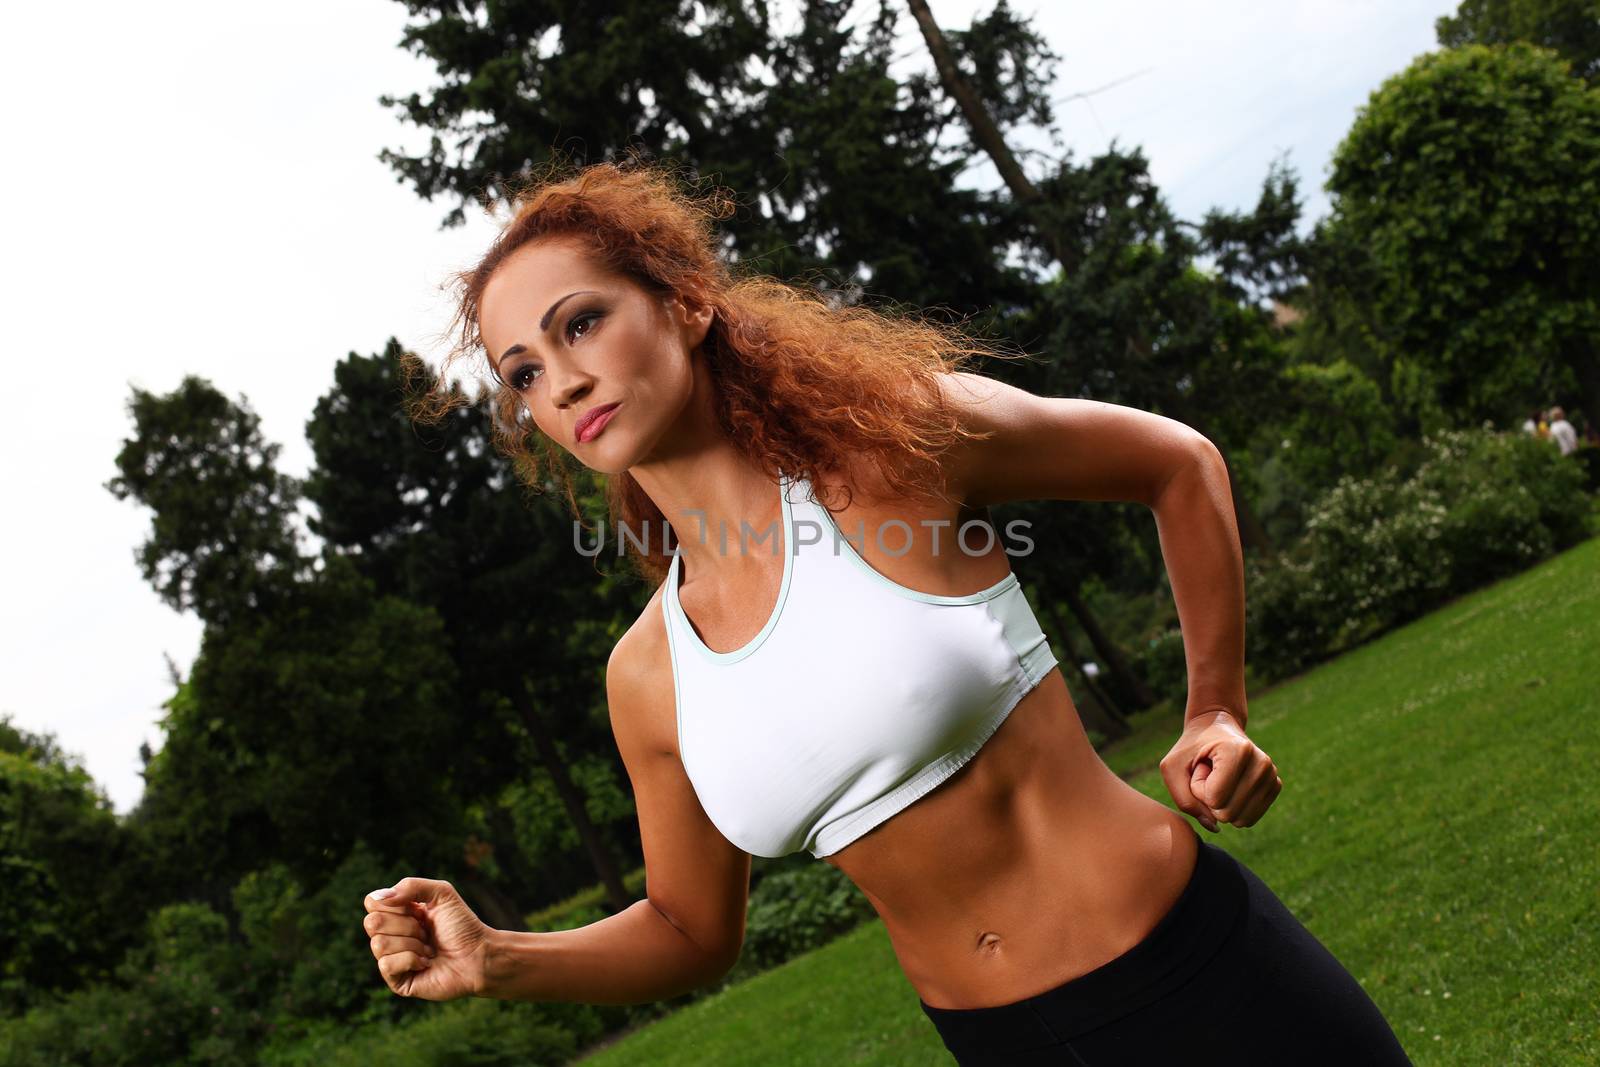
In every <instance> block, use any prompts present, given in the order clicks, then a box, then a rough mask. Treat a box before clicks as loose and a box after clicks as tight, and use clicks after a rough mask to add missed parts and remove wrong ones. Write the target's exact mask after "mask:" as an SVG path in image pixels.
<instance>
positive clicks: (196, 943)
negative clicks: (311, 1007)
mask: <svg viewBox="0 0 1600 1067" xmlns="http://www.w3.org/2000/svg"><path fill="white" fill-rule="evenodd" d="M252 982H253V976H252V975H251V974H250V969H249V960H248V958H247V954H246V952H245V950H244V949H243V948H241V947H240V946H238V945H236V944H234V943H233V942H231V941H230V940H229V939H228V937H227V921H226V920H225V919H224V918H223V917H222V916H220V915H218V914H217V913H216V912H214V911H213V910H212V909H211V908H209V907H208V906H206V905H204V904H195V903H180V904H170V905H167V906H166V907H163V908H161V909H160V910H158V911H156V912H155V913H154V914H152V915H151V916H150V919H149V924H148V929H147V932H146V937H145V939H144V941H143V942H142V943H141V944H140V945H139V946H138V947H137V948H136V949H134V950H132V951H130V952H129V953H128V955H127V957H126V958H125V959H124V960H123V961H122V963H121V964H119V965H118V967H117V969H116V975H115V982H113V983H105V984H98V985H94V986H90V987H88V988H86V989H83V990H81V991H78V992H76V993H74V994H72V995H71V996H69V997H66V998H63V999H61V1000H59V1001H57V1002H52V1003H47V1004H43V1005H40V1006H38V1007H36V1008H34V1009H33V1010H32V1011H30V1012H29V1013H28V1014H27V1015H25V1016H23V1017H22V1018H21V1019H18V1020H16V1021H15V1022H12V1023H9V1024H7V1025H6V1028H5V1030H4V1032H3V1037H0V1042H3V1043H0V1064H3V1065H4V1067H44V1065H46V1064H49V1065H55V1064H60V1063H92V1064H95V1065H96V1067H101V1065H104V1067H145V1065H146V1064H151V1063H163V1064H174V1065H187V1064H215V1065H229V1067H233V1065H238V1067H244V1065H247V1064H252V1063H254V1062H255V1058H254V1050H255V1047H256V1044H257V1043H258V1042H259V1041H260V1040H261V1039H262V1037H264V1036H265V1034H266V1033H267V1031H268V1029H269V1026H268V1024H267V1022H266V1021H265V1019H264V1017H263V1014H262V1012H261V1010H260V1006H259V1005H256V1006H253V1007H248V1008H247V1007H245V1005H246V1004H248V1003H249V1001H248V999H246V998H244V997H242V996H240V991H241V989H242V988H244V987H247V986H248V985H249V984H251V983H252Z"/></svg>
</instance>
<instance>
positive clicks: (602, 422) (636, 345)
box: [478, 238, 712, 474]
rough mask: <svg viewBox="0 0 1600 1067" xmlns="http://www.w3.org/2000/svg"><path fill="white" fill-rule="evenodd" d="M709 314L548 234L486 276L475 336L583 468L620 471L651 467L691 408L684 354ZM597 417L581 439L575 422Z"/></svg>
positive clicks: (699, 337)
mask: <svg viewBox="0 0 1600 1067" xmlns="http://www.w3.org/2000/svg"><path fill="white" fill-rule="evenodd" d="M711 315H712V312H711V309H710V308H707V307H701V306H698V305H696V306H695V307H694V308H692V309H691V308H690V307H688V306H686V305H685V303H684V302H683V301H682V300H679V299H674V300H672V301H670V302H668V301H663V300H660V299H658V298H657V297H655V296H653V295H651V294H650V293H648V292H646V291H645V290H644V289H643V288H641V287H640V286H639V285H637V284H636V283H634V282H633V281H632V280H631V279H629V278H625V277H622V276H621V275H618V274H614V273H612V272H611V271H609V270H607V269H605V268H604V267H601V266H599V265H598V264H596V263H594V262H592V261H591V260H590V258H589V257H588V255H586V254H585V251H584V247H583V245H582V244H581V243H580V242H578V241H577V240H575V239H572V238H547V239H544V240H540V241H535V242H533V243H531V244H527V245H524V246H523V247H521V248H519V249H517V251H515V252H513V253H512V254H511V255H510V256H508V257H507V258H506V260H505V262H504V263H502V264H500V266H499V267H497V268H496V269H495V272H494V274H493V275H491V276H490V278H489V282H488V284H487V285H486V286H485V287H484V290H483V296H482V298H481V300H480V301H479V303H478V332H479V334H480V335H481V336H482V338H483V343H484V347H485V348H486V349H487V351H488V356H489V361H490V362H491V363H492V364H494V365H495V366H496V367H497V368H498V369H499V373H500V378H501V380H502V381H503V382H505V383H506V384H507V385H508V386H510V387H511V388H512V389H514V390H516V392H517V395H518V396H519V397H521V398H522V403H523V405H524V406H525V407H526V408H527V409H528V412H529V414H530V415H531V416H532V417H533V421H534V423H535V424H536V425H537V426H538V427H539V429H540V430H542V431H543V432H544V433H545V434H546V435H548V436H549V437H551V438H552V439H554V440H555V441H556V442H557V443H558V444H560V445H561V447H562V448H565V449H566V450H567V451H568V452H571V453H572V454H573V455H574V456H575V457H576V458H577V459H578V460H579V462H581V463H583V464H584V465H585V466H586V467H588V468H590V469H591V470H595V471H599V472H601V473H605V474H617V473H620V472H622V471H625V470H627V469H628V468H629V467H632V466H635V465H636V464H638V463H640V462H642V461H644V460H646V459H648V458H649V457H650V456H651V454H652V452H653V451H654V449H655V446H656V444H657V442H658V441H659V440H660V439H661V437H662V436H663V435H664V434H665V433H666V431H667V430H668V428H670V427H671V426H672V425H673V423H674V422H675V421H676V420H677V419H678V417H679V416H680V414H681V413H682V411H683V409H684V408H685V406H686V405H687V404H688V402H689V399H690V396H691V393H692V391H693V386H694V378H693V374H692V373H691V369H690V365H689V353H690V352H691V351H692V350H693V349H694V348H695V346H697V345H699V344H700V342H701V341H703V340H704V339H705V335H706V331H707V330H708V329H709V328H710V324H711ZM602 411H603V412H606V413H605V414H603V415H601V416H600V418H598V419H596V420H595V421H594V422H593V423H591V424H590V425H589V426H588V427H587V428H586V429H585V430H584V432H583V437H582V438H581V439H580V438H579V436H578V429H579V423H580V420H583V419H584V418H585V416H587V415H588V414H589V413H591V412H602ZM597 430H598V433H597V432H596V431H597Z"/></svg>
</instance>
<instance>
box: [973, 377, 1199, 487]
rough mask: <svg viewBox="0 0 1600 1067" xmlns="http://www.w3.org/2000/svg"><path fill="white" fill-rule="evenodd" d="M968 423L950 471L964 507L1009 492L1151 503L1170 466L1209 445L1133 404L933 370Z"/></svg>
mask: <svg viewBox="0 0 1600 1067" xmlns="http://www.w3.org/2000/svg"><path fill="white" fill-rule="evenodd" d="M941 384H943V386H944V392H945V397H946V398H947V399H948V400H949V401H950V402H951V403H953V404H954V405H955V407H956V408H957V410H958V412H959V414H960V417H961V420H962V423H963V425H965V426H966V427H967V428H968V429H971V430H977V431H982V432H985V433H987V434H989V436H988V438H987V439H985V440H972V441H965V442H963V443H962V445H961V446H960V451H959V455H958V458H957V459H956V462H955V467H956V471H955V476H954V480H955V482H956V484H957V485H958V486H959V487H960V489H961V491H962V493H963V494H964V496H963V500H964V501H965V503H966V505H967V506H968V507H971V508H981V507H987V506H989V505H993V504H1004V503H1007V502H1009V501H1013V500H1125V501H1131V502H1135V503H1142V504H1152V505H1153V504H1154V503H1155V501H1156V499H1157V497H1159V496H1160V494H1161V490H1162V488H1163V487H1164V486H1165V485H1166V483H1167V481H1168V480H1169V479H1170V478H1171V477H1172V476H1173V474H1175V473H1176V472H1177V471H1179V470H1181V469H1183V467H1184V466H1185V465H1187V464H1190V463H1193V462H1194V461H1195V460H1196V458H1197V457H1201V458H1205V459H1206V460H1208V461H1210V460H1212V459H1214V458H1216V449H1215V448H1214V447H1213V446H1212V445H1211V442H1209V441H1207V440H1206V438H1205V437H1203V436H1202V435H1201V434H1200V433H1198V432H1197V431H1196V430H1194V429H1193V428H1192V427H1190V426H1187V425H1185V424H1184V423H1181V422H1178V421H1176V420H1174V419H1169V418H1166V417H1165V416H1162V415H1156V414H1153V413H1151V412H1148V411H1141V410H1139V409H1138V408H1130V407H1122V406H1121V405H1118V404H1106V403H1101V402H1100V401H1097V400H1079V399H1072V398H1067V397H1041V396H1035V395H1034V394H1032V393H1030V392H1027V391H1026V390H1024V389H1018V388H1016V387H1015V386H1012V385H1007V384H1006V383H1004V382H1000V381H997V380H995V379H993V378H985V377H982V376H980V375H976V374H968V373H958V374H950V375H945V376H943V378H942V379H941Z"/></svg>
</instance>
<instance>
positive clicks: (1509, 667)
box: [583, 539, 1600, 1067]
mask: <svg viewBox="0 0 1600 1067" xmlns="http://www.w3.org/2000/svg"><path fill="white" fill-rule="evenodd" d="M1597 664H1600V539H1594V540H1590V541H1587V542H1585V543H1584V544H1582V545H1579V546H1578V547H1577V548H1574V549H1572V550H1570V551H1568V552H1566V553H1563V554H1562V555H1560V556H1558V557H1556V558H1554V559H1552V560H1549V561H1546V562H1545V563H1543V564H1541V565H1540V566H1538V567H1537V568H1535V569H1533V570H1531V571H1528V572H1526V573H1524V574H1521V575H1518V576H1516V577H1514V578H1511V579H1508V580H1506V581H1503V582H1500V583H1498V584H1496V585H1494V586H1491V587H1489V588H1487V589H1483V590H1480V591H1478V592H1476V593H1474V594H1471V595H1469V596H1467V597H1464V598H1462V599H1460V600H1458V601H1455V602H1454V603H1452V604H1450V605H1447V606H1446V607H1444V608H1442V609H1440V610H1439V611H1437V612H1435V613H1433V614H1432V615H1429V616H1427V617H1426V618H1423V619H1420V620H1418V621H1417V622H1415V623H1413V624H1411V625H1409V626H1406V627H1403V628H1401V629H1399V630H1396V631H1394V632H1393V633H1390V634H1388V635H1386V636H1385V637H1383V638H1380V639H1379V640H1377V641H1374V642H1372V643H1370V644H1368V645H1365V646H1363V647H1361V648H1358V649H1356V650H1354V651H1352V652H1349V653H1347V654H1346V655H1344V656H1341V657H1340V658H1339V659H1337V660H1334V661H1332V662H1330V663H1326V664H1323V665H1322V666H1320V667H1318V668H1316V669H1314V670H1312V671H1310V672H1308V673H1307V674H1305V675H1303V676H1302V677H1300V678H1297V679H1295V680H1293V681H1292V682H1289V683H1286V684H1284V685H1281V686H1279V687H1277V688H1276V689H1274V690H1272V691H1271V692H1270V693H1267V694H1266V695H1264V696H1262V697H1261V698H1260V699H1259V700H1255V701H1252V703H1251V708H1250V722H1249V729H1250V734H1251V736H1252V737H1253V738H1254V739H1255V740H1256V741H1257V742H1258V743H1259V744H1260V745H1261V746H1262V748H1264V749H1265V750H1266V751H1267V752H1268V753H1269V754H1271V756H1272V757H1273V759H1274V760H1275V761H1276V762H1277V764H1278V766H1279V768H1280V773H1281V774H1282V776H1283V779H1284V792H1283V794H1282V796H1280V797H1279V799H1278V801H1277V803H1276V804H1275V805H1274V806H1273V809H1272V811H1271V812H1269V813H1268V815H1267V816H1266V818H1264V819H1263V820H1262V821H1261V822H1260V823H1259V824H1258V825H1257V826H1255V827H1253V828H1251V829H1249V830H1237V829H1234V828H1232V827H1224V828H1223V830H1222V832H1221V833H1219V834H1217V835H1215V836H1210V835H1208V840H1212V841H1215V842H1217V843H1218V844H1220V845H1222V846H1223V847H1224V848H1227V849H1228V850H1229V851H1230V852H1232V853H1233V854H1234V855H1236V856H1238V857H1239V858H1240V859H1241V860H1243V861H1244V862H1245V863H1247V864H1248V865H1249V866H1250V867H1251V868H1252V869H1254V870H1255V871H1256V873H1257V874H1259V875H1260V876H1261V877H1262V878H1263V879H1264V880H1265V881H1266V882H1267V884H1268V885H1270V886H1271V887H1272V888H1273V889H1274V890H1275V891H1276V892H1277V893H1278V895H1279V896H1280V897H1281V898H1282V899H1283V900H1284V902H1285V903H1286V904H1287V905H1288V906H1289V908H1290V909H1291V910H1292V911H1293V912H1294V913H1295V915H1296V916H1297V917H1298V918H1299V919H1300V920H1301V921H1302V922H1303V923H1305V925H1306V926H1307V927H1308V928H1310V930H1311V931H1312V932H1313V933H1315V934H1316V935H1317V937H1319V938H1320V939H1321V940H1322V941H1323V943H1324V944H1326V945H1327V946H1328V947H1329V948H1330V949H1332V950H1333V953H1334V954H1335V955H1336V956H1338V957H1339V959H1340V960H1341V961H1343V963H1344V964H1345V966H1346V967H1348V968H1349V969H1350V971H1351V972H1352V973H1353V974H1355V975H1356V976H1357V978H1359V979H1360V981H1361V982H1362V984H1363V986H1364V987H1365V988H1366V989H1367V991H1368V992H1369V993H1370V994H1371V996H1372V998H1373V999H1374V1000H1375V1001H1376V1002H1377V1004H1378V1006H1379V1007H1380V1008H1382V1009H1383V1012H1384V1014H1385V1016H1387V1017H1388V1019H1389V1021H1390V1023H1391V1025H1393V1026H1394V1028H1395V1031H1396V1033H1397V1034H1399V1036H1400V1040H1401V1042H1402V1043H1403V1044H1404V1045H1405V1047H1406V1050H1407V1052H1408V1053H1410V1055H1411V1057H1412V1059H1413V1060H1415V1061H1416V1063H1418V1064H1419V1065H1422V1064H1495V1065H1501V1064H1529V1065H1541V1067H1542V1065H1546V1064H1556V1063H1560V1064H1579V1063H1600V848H1597V847H1596V845H1597V842H1600V835H1597V834H1596V832H1595V817H1596V813H1597V812H1600V767H1597V762H1600V761H1597V757H1600V667H1597ZM1175 721H1176V720H1172V722H1174V723H1175ZM1173 728H1174V729H1175V727H1173ZM1173 736H1174V737H1175V736H1176V735H1175V733H1174V734H1173ZM1168 744H1170V741H1169V742H1168ZM1124 745H1125V748H1124V751H1122V752H1121V753H1119V752H1117V751H1116V750H1113V751H1111V752H1108V753H1107V760H1108V762H1109V763H1110V764H1111V765H1112V766H1113V767H1117V768H1118V769H1119V770H1122V769H1131V768H1136V767H1138V766H1147V767H1148V765H1149V763H1150V759H1149V758H1148V757H1149V753H1150V752H1154V753H1155V758H1156V759H1159V758H1160V755H1161V753H1163V752H1164V751H1165V746H1163V745H1160V744H1158V743H1152V741H1151V740H1150V739H1149V738H1147V737H1135V738H1132V739H1130V740H1129V741H1128V742H1125V743H1124ZM1130 759H1131V760H1132V762H1131V763H1130ZM1131 781H1132V783H1133V785H1134V786H1135V787H1136V788H1138V789H1141V790H1143V791H1144V792H1145V793H1147V794H1149V795H1150V796H1153V797H1156V798H1158V799H1160V800H1162V801H1164V802H1167V803H1169V804H1170V803H1171V798H1170V797H1169V796H1167V793H1166V789H1165V787H1164V786H1163V785H1162V782H1161V778H1160V774H1159V772H1157V771H1156V770H1154V769H1153V768H1150V769H1147V770H1145V771H1143V772H1140V773H1135V774H1134V775H1133V777H1132V779H1131ZM1240 1023H1241V1025H1248V1020H1246V1019H1241V1020H1240ZM583 1062H584V1063H585V1064H586V1065H587V1067H618V1065H622V1064H650V1065H653V1067H669V1065H674V1064H684V1065H688V1064H696V1065H698V1064H705V1063H717V1064H763V1065H767V1064H771V1065H788V1064H796V1065H798V1064H816V1065H836V1064H842V1063H852V1064H882V1065H889V1064H913V1063H915V1064H926V1063H940V1062H945V1063H948V1062H951V1060H950V1057H949V1056H948V1055H947V1054H946V1053H945V1052H944V1049H943V1046H942V1045H941V1044H940V1042H939V1040H938V1035H937V1034H936V1033H935V1032H934V1030H933V1027H932V1024H931V1023H929V1022H928V1021H927V1019H926V1017H925V1016H923V1014H922V1012H921V1009H920V1008H919V1007H918V1003H917V997H916V993H915V992H914V991H913V990H912V989H911V987H910V985H909V984H908V983H907V982H906V980H905V978H904V976H903V975H902V974H901V972H900V970H899V968H898V967H897V966H896V964H895V959H894V954H893V952H892V950H891V949H890V946H889V942H888V939H887V936H886V935H885V933H884V931H883V927H882V924H881V923H878V922H870V923H867V924H866V925H864V926H863V927H861V928H860V929H858V930H856V931H855V932H853V933H851V934H849V935H847V936H846V937H843V938H841V939H840V940H838V941H836V942H834V943H833V944H830V945H828V946H826V947H824V948H822V949H819V950H817V951H816V952H813V953H810V954H808V955H806V956H803V957H801V958H799V959H796V960H793V961H790V962H789V963H788V964H785V965H784V966H782V967H779V968H776V969H775V970H772V971H769V972H767V973H766V974H762V975H759V976H757V977H755V978H753V979H751V980H749V981H747V982H744V983H742V984H740V985H737V986H734V987H731V988H729V989H727V990H725V991H723V992H721V993H719V994H717V995H715V996H713V997H709V998H707V999H706V1000H704V1001H700V1002H697V1003H695V1004H693V1005H690V1006H689V1007H687V1008H685V1009H683V1010H682V1011H679V1012H677V1013H675V1014H674V1015H672V1016H669V1017H667V1018H665V1019H662V1020H660V1021H659V1022H656V1023H654V1024H652V1025H650V1026H648V1027H645V1028H643V1029H641V1030H639V1031H638V1032H636V1033H633V1034H630V1035H628V1036H626V1037H624V1038H623V1039H621V1040H620V1041H618V1042H616V1043H615V1044H613V1045H610V1046H608V1047H607V1048H605V1049H602V1050H600V1051H598V1052H597V1053H596V1054H594V1055H593V1056H591V1057H588V1058H586V1059H585V1060H584V1061H583Z"/></svg>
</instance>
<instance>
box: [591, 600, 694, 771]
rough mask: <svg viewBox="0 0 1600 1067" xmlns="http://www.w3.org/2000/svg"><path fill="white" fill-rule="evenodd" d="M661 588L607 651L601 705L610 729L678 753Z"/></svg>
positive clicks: (669, 658) (670, 658)
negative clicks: (603, 703) (607, 710)
mask: <svg viewBox="0 0 1600 1067" xmlns="http://www.w3.org/2000/svg"><path fill="white" fill-rule="evenodd" d="M665 595H666V583H665V582H663V583H661V584H660V585H658V586H657V587H656V591H655V593H654V594H652V595H651V597H650V601H649V603H648V604H646V605H645V608H644V610H643V611H641V612H640V613H639V617H638V618H637V619H635V620H634V621H633V625H631V626H629V627H628V629H627V631H626V632H625V633H623V635H622V637H621V638H619V639H618V640H617V643H616V644H615V645H614V646H613V647H612V649H611V655H610V657H609V658H608V659H607V660H606V701H607V704H608V706H609V708H610V713H611V723H612V728H613V730H615V731H619V732H620V731H624V730H626V731H628V732H629V733H630V734H634V735H636V736H639V737H640V738H641V739H643V740H645V741H646V742H647V743H648V745H649V747H651V748H653V749H657V750H660V751H676V749H677V711H676V707H675V705H674V691H673V678H672V654H671V649H670V647H669V646H668V643H667V627H666V620H665V618H663V616H662V598H663V597H664V596H665Z"/></svg>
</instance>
